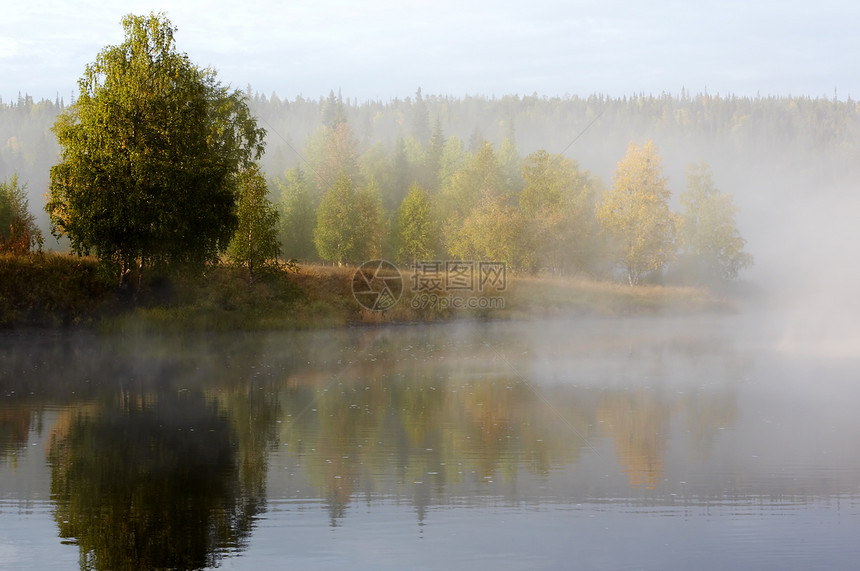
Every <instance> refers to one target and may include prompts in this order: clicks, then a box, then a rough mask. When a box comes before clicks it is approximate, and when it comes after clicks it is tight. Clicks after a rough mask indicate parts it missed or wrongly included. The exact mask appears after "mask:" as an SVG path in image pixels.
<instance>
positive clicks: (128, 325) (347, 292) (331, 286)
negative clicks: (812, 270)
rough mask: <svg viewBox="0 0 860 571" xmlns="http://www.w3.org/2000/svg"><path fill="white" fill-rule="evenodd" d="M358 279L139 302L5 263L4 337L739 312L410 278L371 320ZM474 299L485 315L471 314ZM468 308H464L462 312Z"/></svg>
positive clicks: (185, 288) (543, 282)
mask: <svg viewBox="0 0 860 571" xmlns="http://www.w3.org/2000/svg"><path fill="white" fill-rule="evenodd" d="M355 271H356V268H354V267H333V266H325V265H301V266H299V267H298V271H290V270H288V269H286V268H285V267H283V266H280V267H278V268H273V269H270V270H269V271H267V272H264V273H262V275H260V277H259V278H258V280H257V281H256V282H255V284H254V286H253V288H251V287H249V285H248V281H247V274H246V272H245V270H244V269H243V268H239V267H235V266H230V265H223V264H221V265H213V266H210V267H208V268H207V269H206V271H205V272H204V273H203V274H202V275H196V276H172V277H170V278H158V277H155V278H150V279H149V280H147V281H145V283H144V286H143V287H142V288H141V291H140V292H138V293H136V294H134V295H132V294H130V293H129V292H127V291H122V290H119V289H118V288H117V287H116V284H115V283H113V282H112V281H111V280H109V279H108V278H106V277H105V276H104V275H103V274H102V273H100V272H99V268H98V265H97V263H96V261H95V260H94V259H92V258H80V257H76V256H70V255H65V254H56V253H46V254H33V255H30V256H10V255H3V256H0V328H4V329H10V328H22V327H28V328H29V327H38V328H88V329H95V330H97V331H103V332H124V333H132V332H176V333H182V332H186V331H254V330H278V329H318V328H330V327H347V326H356V325H386V324H408V323H428V322H438V321H450V320H462V319H467V320H525V319H541V318H549V317H561V316H570V317H576V316H610V317H611V316H628V315H647V314H660V313H669V314H687V313H689V314H693V313H702V312H714V311H716V312H727V311H736V309H737V307H736V304H735V303H734V302H733V301H732V300H731V299H728V298H726V297H724V296H720V295H717V294H715V293H713V292H711V291H710V290H708V289H705V288H697V287H686V286H659V285H647V286H638V287H630V286H628V285H626V284H619V283H612V282H605V281H596V280H589V279H585V278H566V277H549V276H537V277H535V276H511V275H508V276H507V280H506V282H507V283H506V287H505V288H503V291H483V292H472V291H456V292H449V291H442V292H438V293H433V294H432V295H435V298H434V297H429V295H425V297H420V296H421V295H423V294H422V293H420V292H415V291H412V289H411V286H412V285H413V284H412V283H411V281H410V276H411V273H410V272H411V270H408V269H401V275H402V284H403V291H402V295H401V297H400V300H399V301H398V303H396V304H394V305H393V306H392V307H391V308H390V309H388V310H386V311H371V310H369V309H365V308H362V306H361V305H360V304H359V303H358V301H356V299H355V297H354V296H353V292H352V280H353V276H354V274H355ZM416 296H419V297H418V298H416ZM481 298H484V299H481ZM416 299H417V300H418V302H419V303H416ZM469 299H472V300H473V301H472V302H471V303H473V304H474V306H475V307H472V308H469V307H467V306H466V302H468V301H469ZM499 300H501V301H499ZM459 303H461V304H462V307H460V306H458V307H454V305H457V304H459ZM494 304H495V305H494Z"/></svg>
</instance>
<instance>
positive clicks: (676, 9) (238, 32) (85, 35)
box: [0, 0, 860, 101]
mask: <svg viewBox="0 0 860 571" xmlns="http://www.w3.org/2000/svg"><path fill="white" fill-rule="evenodd" d="M151 10H165V11H166V12H167V13H168V16H169V17H170V18H171V20H172V21H173V23H174V24H175V25H177V26H178V27H179V35H178V41H179V47H180V49H181V50H182V51H186V52H188V54H189V55H190V56H191V59H192V61H195V62H197V63H199V64H200V65H204V66H205V65H212V66H214V67H215V68H217V69H218V70H219V73H220V75H221V77H222V79H224V80H225V81H227V82H230V83H231V84H233V85H236V86H240V87H244V86H245V85H246V84H248V83H250V84H252V86H253V87H254V88H255V89H257V90H259V91H262V92H263V93H266V94H269V93H271V92H272V91H277V93H278V94H279V95H280V96H282V97H289V98H293V97H295V96H296V95H297V94H303V95H304V96H305V97H311V98H316V97H319V96H320V95H326V94H327V93H328V92H329V90H330V89H335V90H337V89H338V88H342V89H343V93H344V96H345V97H358V98H359V99H361V100H364V99H373V98H380V99H382V100H388V99H389V98H392V97H401V98H402V97H405V96H409V95H412V94H413V93H414V92H415V89H416V88H417V87H419V86H421V87H423V90H424V92H425V93H430V94H444V95H454V96H462V95H465V94H484V95H496V96H501V95H506V94H520V95H530V94H532V93H535V92H536V93H538V94H539V95H549V96H556V95H564V94H566V93H573V94H579V95H588V94H590V93H598V92H599V93H605V94H609V95H613V96H619V97H620V96H622V95H631V94H634V93H639V92H646V93H654V94H659V93H661V92H664V91H667V92H672V93H678V92H680V90H681V88H682V87H685V88H686V89H687V90H689V91H693V92H701V91H704V90H706V89H707V90H708V91H709V92H710V93H718V92H719V93H722V94H726V93H729V92H731V93H735V94H739V95H748V96H755V95H756V94H757V93H759V92H760V93H761V94H763V95H767V94H779V95H787V94H794V95H812V96H827V97H829V96H832V95H833V92H834V89H838V91H839V96H840V97H842V98H844V97H846V96H847V95H849V94H851V95H852V96H854V97H857V95H858V93H860V84H858V83H857V82H858V78H857V74H856V73H855V72H856V65H855V63H856V57H855V54H856V53H857V52H858V48H860V36H858V35H857V34H856V33H855V30H854V27H855V25H856V22H857V21H858V16H860V13H858V11H860V8H858V6H857V5H856V4H852V3H849V2H835V1H820V2H815V3H799V2H776V1H767V2H755V3H749V2H719V3H707V4H704V3H690V2H678V1H671V2H661V3H654V2H637V3H633V2H619V1H613V2H605V1H596V0H584V1H578V2H573V3H571V2H562V1H558V0H542V1H539V2H531V3H527V4H523V3H522V2H510V1H504V2H498V1H493V2H490V1H488V0H482V1H480V2H469V3H461V2H454V1H453V0H437V1H435V2H388V1H380V0H373V1H371V2H359V3H352V2H349V3H347V2H340V1H338V0H326V1H318V2H300V3H296V2H284V3H280V2H269V1H258V2H252V3H250V4H244V5H243V6H242V8H241V9H237V7H236V5H235V3H228V2H221V1H217V2H210V1H207V2H200V1H195V2H175V1H172V0H156V1H155V2H139V1H136V0H135V1H131V2H123V3H121V4H120V5H117V4H116V3H112V4H110V5H108V6H106V5H105V4H104V3H101V2H93V1H88V0H76V1H72V2H64V3H56V2H47V1H45V0H35V1H33V2H23V3H22V2H17V3H12V5H10V6H6V7H5V9H4V14H3V19H2V20H0V96H2V97H3V99H4V100H7V101H8V100H9V99H12V98H15V97H17V93H18V91H23V92H29V93H30V94H32V95H34V96H35V97H36V98H37V99H39V98H41V97H48V98H53V97H54V96H55V94H57V93H59V94H60V96H62V97H65V98H67V99H68V97H69V95H70V92H71V91H72V90H74V89H75V88H76V80H77V78H78V77H80V75H81V73H82V72H83V69H84V66H85V65H86V64H87V63H89V62H91V61H93V59H94V57H95V55H96V53H97V52H98V51H99V50H100V49H101V48H102V47H103V46H105V45H107V44H115V43H118V42H119V41H121V39H122V31H121V28H120V25H119V20H120V19H121V17H122V15H123V14H125V13H129V12H133V13H136V14H143V13H148V12H149V11H151Z"/></svg>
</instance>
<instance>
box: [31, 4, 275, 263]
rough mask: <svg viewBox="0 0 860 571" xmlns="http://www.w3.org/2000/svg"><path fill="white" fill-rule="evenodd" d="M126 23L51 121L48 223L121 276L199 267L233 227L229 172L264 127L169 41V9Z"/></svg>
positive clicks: (256, 151) (254, 148) (247, 156)
mask: <svg viewBox="0 0 860 571" xmlns="http://www.w3.org/2000/svg"><path fill="white" fill-rule="evenodd" d="M123 28H124V30H125V41H124V42H123V43H122V44H120V45H118V46H108V47H106V48H105V49H104V50H102V52H101V53H99V55H98V56H97V58H96V61H95V62H94V63H92V64H89V65H87V67H86V70H85V72H84V76H83V77H82V78H81V79H80V81H79V86H80V93H79V95H78V98H77V101H76V103H75V104H74V105H73V106H71V107H69V108H68V109H67V110H66V111H65V112H64V113H62V114H61V115H60V116H59V117H58V118H57V121H56V123H55V125H54V133H55V134H56V136H57V140H58V142H59V144H60V146H61V149H62V152H61V162H60V164H58V165H56V166H54V167H53V168H52V169H51V184H50V194H49V200H48V204H47V207H46V208H47V210H48V213H49V214H50V219H51V225H52V232H53V233H54V235H56V236H60V235H67V236H68V237H69V238H70V240H71V245H72V249H73V251H74V252H76V253H79V254H87V253H90V252H92V253H94V254H95V255H96V256H97V258H98V259H99V261H100V262H101V263H103V264H109V265H111V266H112V267H114V268H116V269H118V270H119V271H120V275H121V276H125V274H126V272H128V271H129V270H130V269H131V268H133V267H135V266H137V267H143V266H168V267H176V266H181V265H191V266H200V265H201V264H203V263H204V262H206V261H209V260H214V259H216V258H217V255H218V253H219V252H221V251H222V250H223V249H224V248H225V247H226V246H227V244H228V242H229V241H230V239H231V237H232V235H233V231H234V230H235V227H236V194H237V192H236V184H237V177H236V174H237V173H238V172H239V171H240V170H241V169H242V168H244V167H247V165H248V164H249V163H250V162H251V161H253V160H255V159H257V158H259V157H260V156H261V154H262V151H263V137H264V135H265V132H264V131H263V130H262V129H259V128H257V125H256V121H255V120H254V118H253V117H252V116H251V114H250V112H249V110H248V107H247V105H246V103H245V99H244V97H243V95H242V94H241V93H240V92H238V91H230V90H229V89H228V88H227V87H224V86H222V85H221V84H220V83H219V82H218V81H217V80H216V78H215V73H214V72H213V71H211V70H204V69H200V68H198V67H196V66H195V65H193V64H192V63H191V62H190V60H189V59H188V56H187V55H185V54H181V53H178V52H177V51H176V45H175V40H174V32H175V28H174V27H173V26H172V25H171V23H170V22H169V20H167V18H166V17H164V16H163V15H160V14H159V15H156V14H151V15H150V16H148V17H140V16H132V15H129V16H126V17H125V18H123Z"/></svg>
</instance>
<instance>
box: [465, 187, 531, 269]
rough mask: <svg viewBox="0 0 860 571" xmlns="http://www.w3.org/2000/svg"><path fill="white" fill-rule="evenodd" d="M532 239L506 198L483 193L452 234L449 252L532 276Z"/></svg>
mask: <svg viewBox="0 0 860 571" xmlns="http://www.w3.org/2000/svg"><path fill="white" fill-rule="evenodd" d="M532 236H533V231H532V229H531V227H530V224H529V221H528V220H527V219H526V218H525V216H523V215H522V212H521V211H520V210H519V209H518V208H517V207H516V206H514V205H512V204H511V203H510V201H509V200H508V199H507V198H506V197H505V196H502V195H500V194H497V193H494V192H492V191H491V190H485V191H484V193H483V194H482V196H481V199H480V201H479V202H478V205H477V206H476V207H475V208H474V209H473V210H472V211H471V213H470V214H469V215H468V216H467V217H466V219H465V220H464V221H463V224H462V225H461V226H460V227H459V228H458V229H457V230H456V231H455V232H454V233H453V234H452V236H451V238H450V240H449V243H448V244H449V245H448V252H449V253H450V254H451V255H452V256H453V257H454V258H456V259H460V260H488V261H494V262H504V263H505V264H507V266H508V267H509V268H510V269H512V270H514V271H524V272H534V271H535V269H536V260H535V255H536V254H535V250H534V244H533V242H532Z"/></svg>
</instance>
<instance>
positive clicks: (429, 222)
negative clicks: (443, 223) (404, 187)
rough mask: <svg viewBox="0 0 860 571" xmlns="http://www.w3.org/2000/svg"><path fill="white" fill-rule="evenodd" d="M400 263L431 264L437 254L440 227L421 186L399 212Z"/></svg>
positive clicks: (412, 191)
mask: <svg viewBox="0 0 860 571" xmlns="http://www.w3.org/2000/svg"><path fill="white" fill-rule="evenodd" d="M396 229H397V259H398V260H399V261H400V262H403V263H414V262H416V261H419V260H432V259H433V257H434V256H435V255H436V252H437V251H438V247H439V246H438V244H439V227H438V224H437V222H436V219H435V216H434V214H433V206H432V204H431V202H430V197H429V196H428V195H427V192H425V191H424V189H422V188H421V187H419V186H418V185H412V187H411V188H410V189H409V194H407V195H406V198H405V199H404V200H403V203H402V204H401V205H400V209H399V210H398V211H397V227H396Z"/></svg>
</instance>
